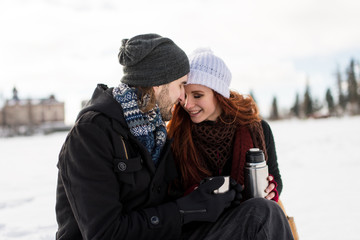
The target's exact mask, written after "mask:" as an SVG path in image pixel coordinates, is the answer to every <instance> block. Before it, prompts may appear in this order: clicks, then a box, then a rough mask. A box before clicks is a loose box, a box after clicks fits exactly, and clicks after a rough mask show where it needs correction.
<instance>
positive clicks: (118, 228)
mask: <svg viewBox="0 0 360 240" xmlns="http://www.w3.org/2000/svg"><path fill="white" fill-rule="evenodd" d="M170 145H171V143H170V141H169V140H167V142H166V144H165V146H164V148H163V150H162V156H161V158H160V161H159V165H158V167H157V168H155V166H154V164H153V162H152V160H151V156H150V154H149V152H148V151H147V150H146V148H145V147H144V146H143V145H142V144H141V143H140V142H139V141H138V140H137V139H136V138H135V137H134V136H133V135H132V134H131V133H130V131H129V129H128V127H127V124H126V122H125V119H124V117H123V112H122V108H121V105H120V104H119V103H118V102H116V100H114V98H113V97H112V89H108V88H107V87H106V86H105V85H98V87H97V88H96V90H95V92H94V94H93V97H92V99H91V100H90V102H89V104H88V106H87V107H86V108H84V109H83V110H82V111H81V112H80V114H79V116H78V119H77V121H76V124H75V126H74V127H73V128H72V129H71V131H70V133H69V134H68V136H67V138H66V140H65V143H64V145H63V147H62V149H61V152H60V155H59V162H58V168H59V175H58V186H57V197H56V216H57V221H58V232H57V234H56V238H57V239H71V240H73V239H137V240H140V239H176V238H178V237H179V236H180V233H181V220H180V214H179V211H178V208H177V205H176V204H175V202H171V201H168V199H167V190H168V183H169V182H171V181H172V180H173V179H174V178H175V177H176V168H175V164H174V161H173V157H172V153H171V149H170Z"/></svg>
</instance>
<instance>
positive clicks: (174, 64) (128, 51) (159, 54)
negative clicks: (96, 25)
mask: <svg viewBox="0 0 360 240" xmlns="http://www.w3.org/2000/svg"><path fill="white" fill-rule="evenodd" d="M118 58H119V62H120V64H121V65H123V73H124V75H123V77H122V79H121V82H122V83H126V84H128V85H131V86H142V87H151V86H159V85H163V84H167V83H170V82H172V81H174V80H177V79H179V78H181V77H183V76H185V75H186V74H188V73H189V71H190V68H189V60H188V57H187V56H186V54H185V52H184V51H183V50H181V49H180V48H179V47H178V46H177V45H176V44H175V43H174V42H173V41H172V40H171V39H169V38H165V37H162V36H160V35H158V34H143V35H138V36H135V37H133V38H130V39H123V40H122V45H121V47H120V52H119V54H118Z"/></svg>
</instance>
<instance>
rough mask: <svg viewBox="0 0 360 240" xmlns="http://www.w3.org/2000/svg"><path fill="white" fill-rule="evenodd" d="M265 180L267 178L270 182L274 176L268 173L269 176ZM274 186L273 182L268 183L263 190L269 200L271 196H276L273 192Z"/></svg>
mask: <svg viewBox="0 0 360 240" xmlns="http://www.w3.org/2000/svg"><path fill="white" fill-rule="evenodd" d="M267 180H268V181H269V182H271V181H273V180H274V177H273V176H271V175H270V176H268V178H267ZM275 187H276V186H275V184H274V183H270V184H269V186H268V187H267V188H266V189H265V192H266V193H267V194H268V195H267V196H266V197H265V198H266V199H268V200H271V199H273V198H274V197H275V196H276V194H275V192H273V191H274V189H275Z"/></svg>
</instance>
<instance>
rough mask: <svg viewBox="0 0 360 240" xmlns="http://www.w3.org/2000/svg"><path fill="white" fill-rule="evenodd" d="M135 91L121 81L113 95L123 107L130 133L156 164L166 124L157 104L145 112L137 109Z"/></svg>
mask: <svg viewBox="0 0 360 240" xmlns="http://www.w3.org/2000/svg"><path fill="white" fill-rule="evenodd" d="M136 91H137V90H136V88H130V87H129V86H128V85H127V84H124V83H121V84H120V85H119V87H116V88H114V90H113V96H114V98H115V99H116V101H117V102H119V103H120V105H121V107H122V109H123V112H124V118H125V121H126V123H127V125H128V127H129V129H130V132H131V134H132V135H134V136H135V137H136V138H137V139H138V140H139V141H140V142H141V143H142V144H143V145H144V146H145V147H146V149H147V150H148V151H149V153H150V154H151V157H152V160H153V162H154V164H155V166H156V165H157V163H158V160H159V158H160V153H161V150H162V148H163V146H164V145H165V141H166V136H167V133H166V126H165V123H164V121H163V120H162V118H161V114H160V109H159V107H158V106H157V105H156V107H155V108H153V109H152V110H150V111H149V112H147V113H143V112H142V111H141V110H140V109H139V105H138V97H137V93H136Z"/></svg>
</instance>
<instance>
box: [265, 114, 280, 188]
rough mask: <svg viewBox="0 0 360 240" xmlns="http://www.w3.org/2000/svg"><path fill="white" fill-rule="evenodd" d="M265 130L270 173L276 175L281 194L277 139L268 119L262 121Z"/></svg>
mask: <svg viewBox="0 0 360 240" xmlns="http://www.w3.org/2000/svg"><path fill="white" fill-rule="evenodd" d="M261 124H262V127H263V130H264V136H265V144H266V151H267V155H268V161H267V164H268V167H269V173H270V174H271V175H273V176H274V179H275V181H276V183H277V184H278V186H277V191H278V193H279V195H280V194H281V191H282V188H283V184H282V180H281V175H280V170H279V166H278V162H277V156H276V148H275V141H274V136H273V134H272V131H271V128H270V126H269V124H268V123H267V122H266V121H264V120H263V121H262V122H261Z"/></svg>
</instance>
